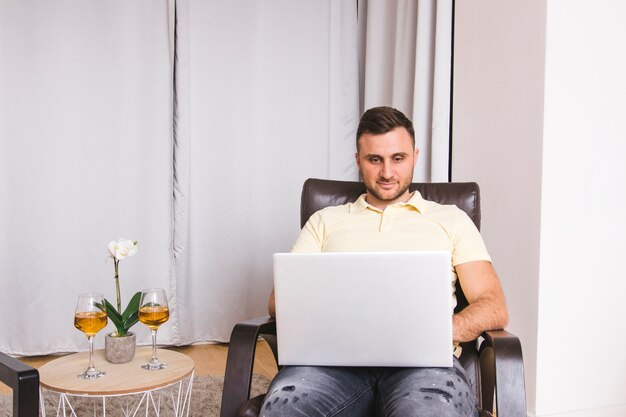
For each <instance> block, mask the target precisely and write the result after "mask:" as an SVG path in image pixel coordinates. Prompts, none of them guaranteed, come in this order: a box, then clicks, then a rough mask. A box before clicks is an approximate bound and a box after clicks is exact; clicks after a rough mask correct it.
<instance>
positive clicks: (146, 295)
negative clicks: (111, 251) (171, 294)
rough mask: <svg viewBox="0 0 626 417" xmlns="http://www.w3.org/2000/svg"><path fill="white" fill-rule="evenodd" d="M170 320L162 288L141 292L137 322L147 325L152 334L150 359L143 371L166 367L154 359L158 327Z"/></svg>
mask: <svg viewBox="0 0 626 417" xmlns="http://www.w3.org/2000/svg"><path fill="white" fill-rule="evenodd" d="M169 318H170V310H169V307H168V306H167V295H166V294H165V290H164V289H162V288H150V289H147V290H143V291H142V293H141V300H140V301H139V321H140V322H142V323H143V324H145V325H147V326H148V327H149V328H150V333H152V359H151V360H150V362H148V363H146V364H145V365H141V367H142V368H143V369H149V370H151V371H154V370H158V369H163V368H166V367H167V364H166V363H162V362H160V361H159V360H158V359H157V357H156V334H157V329H158V328H159V326H160V325H162V324H163V323H165V322H166V321H167V320H168V319H169Z"/></svg>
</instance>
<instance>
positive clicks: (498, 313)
mask: <svg viewBox="0 0 626 417" xmlns="http://www.w3.org/2000/svg"><path fill="white" fill-rule="evenodd" d="M456 273H457V276H458V278H459V281H460V283H461V288H462V289H463V293H464V294H465V298H467V301H468V302H469V305H468V306H467V307H466V308H465V309H463V311H461V312H460V313H458V314H455V315H454V316H453V317H452V339H453V340H454V341H455V342H467V341H470V340H474V339H476V338H477V337H478V336H480V334H481V333H482V332H484V331H485V330H495V329H503V328H504V327H505V326H506V325H507V324H508V322H509V313H508V311H507V308H506V301H505V299H504V293H503V292H502V287H501V285H500V280H499V279H498V275H497V274H496V271H495V270H494V269H493V265H491V262H488V261H473V262H467V263H464V264H460V265H457V266H456Z"/></svg>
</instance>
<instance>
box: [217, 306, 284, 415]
mask: <svg viewBox="0 0 626 417" xmlns="http://www.w3.org/2000/svg"><path fill="white" fill-rule="evenodd" d="M263 334H268V335H276V321H275V320H274V319H273V318H271V317H260V318H256V319H252V320H248V321H245V322H242V323H238V324H236V325H235V327H234V328H233V332H232V334H231V336H230V344H229V346H228V357H227V359H226V374H225V375H224V390H223V392H222V407H221V411H220V416H221V417H236V416H237V414H238V412H239V408H240V407H241V405H242V404H243V403H244V402H245V401H247V400H248V398H250V384H251V383H252V367H253V366H254V355H255V353H256V343H257V340H258V338H259V336H260V335H263ZM274 348H275V347H272V350H274Z"/></svg>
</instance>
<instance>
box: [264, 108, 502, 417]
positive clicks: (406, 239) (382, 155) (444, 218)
mask: <svg viewBox="0 0 626 417" xmlns="http://www.w3.org/2000/svg"><path fill="white" fill-rule="evenodd" d="M356 137H357V142H356V145H357V152H356V163H357V166H358V167H359V171H360V174H361V177H362V179H363V183H364V184H365V188H366V191H367V192H366V194H364V195H362V196H361V197H359V199H358V200H357V201H356V202H354V203H349V204H346V205H343V206H337V207H328V208H326V209H323V210H320V211H318V212H317V213H315V214H314V215H313V216H311V218H310V219H309V221H308V222H307V224H306V225H305V226H304V228H303V229H302V232H301V233H300V236H299V237H298V240H297V241H296V243H295V245H294V247H293V251H294V252H332V251H391V250H399V251H400V250H441V249H443V250H449V251H450V252H451V254H452V266H453V267H454V268H453V269H454V271H455V273H454V274H453V276H454V278H453V280H454V281H455V280H456V279H457V278H458V279H459V280H460V283H461V287H462V288H463V292H464V294H465V296H466V298H467V300H468V301H469V306H468V307H467V308H465V309H464V310H463V311H462V312H461V313H459V314H455V315H454V316H453V320H452V327H453V340H454V342H455V344H456V345H458V342H464V341H469V340H474V339H476V338H477V337H478V336H479V335H480V334H481V333H482V332H483V331H485V330H492V329H499V328H504V327H505V326H506V324H507V323H508V313H507V308H506V303H505V300H504V294H503V292H502V288H501V286H500V282H499V279H498V276H497V275H496V272H495V270H494V269H493V266H492V264H491V260H490V257H489V254H488V253H487V251H486V249H485V246H484V243H483V241H482V238H481V237H480V234H479V232H478V230H477V229H476V227H475V226H474V224H473V223H472V221H471V220H470V219H469V217H468V216H467V215H466V214H465V213H464V212H463V211H462V210H460V209H458V208H457V207H455V206H444V205H440V204H437V203H434V202H431V201H427V200H424V199H423V198H422V197H421V195H420V194H419V193H418V192H414V193H409V185H410V184H411V181H412V179H413V168H414V166H415V163H416V162H417V156H418V152H419V151H418V149H416V148H415V134H414V130H413V125H412V123H411V121H410V120H409V119H408V118H407V117H406V116H405V115H404V114H402V113H401V112H400V111H398V110H396V109H393V108H390V107H376V108H372V109H370V110H368V111H367V112H365V113H364V114H363V116H362V118H361V121H360V123H359V127H358V129H357V134H356ZM407 273H408V274H410V273H411V271H407ZM453 284H454V282H453ZM269 312H270V315H272V316H274V314H275V311H274V294H273V293H272V295H271V296H270V300H269ZM451 354H452V351H451ZM453 360H454V367H452V368H373V367H356V368H355V367H345V368H341V367H303V366H288V367H284V368H283V369H281V371H280V372H279V373H278V375H277V376H276V378H275V379H274V381H273V382H272V385H271V386H270V388H269V391H268V395H267V397H266V399H265V402H264V404H263V408H262V411H261V415H263V416H267V417H270V416H309V417H311V416H355V417H356V416H369V415H379V416H389V417H398V416H438V417H442V416H443V417H445V416H476V415H477V411H476V408H475V396H474V395H473V394H472V392H471V389H470V386H469V382H468V379H467V376H466V375H465V371H464V370H463V368H462V366H461V365H460V363H459V361H458V359H457V358H456V357H454V358H453Z"/></svg>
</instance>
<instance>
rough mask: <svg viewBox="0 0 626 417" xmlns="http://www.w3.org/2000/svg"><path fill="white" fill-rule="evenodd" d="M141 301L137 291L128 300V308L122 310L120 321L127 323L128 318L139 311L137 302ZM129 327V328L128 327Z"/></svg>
mask: <svg viewBox="0 0 626 417" xmlns="http://www.w3.org/2000/svg"><path fill="white" fill-rule="evenodd" d="M140 300H141V291H137V292H136V293H135V295H133V297H132V298H131V299H130V302H129V303H128V306H127V307H126V309H125V310H124V313H122V320H123V321H125V322H127V321H128V319H129V317H130V316H131V315H132V314H133V313H135V314H137V312H138V311H139V301H140ZM128 327H130V326H128Z"/></svg>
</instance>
